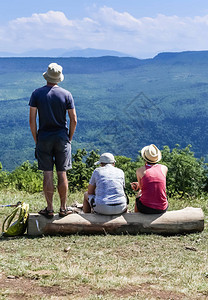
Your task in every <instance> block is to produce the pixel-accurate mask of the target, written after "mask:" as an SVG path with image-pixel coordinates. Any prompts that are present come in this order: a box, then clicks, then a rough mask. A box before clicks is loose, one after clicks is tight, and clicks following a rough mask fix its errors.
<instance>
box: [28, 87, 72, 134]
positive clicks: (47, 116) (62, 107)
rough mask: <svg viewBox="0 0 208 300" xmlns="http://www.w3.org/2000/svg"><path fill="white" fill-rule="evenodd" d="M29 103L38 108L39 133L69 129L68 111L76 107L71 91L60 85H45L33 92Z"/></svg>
mask: <svg viewBox="0 0 208 300" xmlns="http://www.w3.org/2000/svg"><path fill="white" fill-rule="evenodd" d="M29 105H30V106H31V107H37V109H38V116H39V130H38V133H41V132H42V133H44V132H45V133H47V132H54V131H59V130H63V129H64V130H68V128H67V120H66V111H67V110H68V109H73V108H74V100H73V97H72V94H71V93H70V92H69V91H67V90H65V89H63V88H61V87H59V86H58V85H55V86H48V85H45V86H43V87H41V88H39V89H36V90H35V91H34V92H33V93H32V95H31V98H30V102H29Z"/></svg>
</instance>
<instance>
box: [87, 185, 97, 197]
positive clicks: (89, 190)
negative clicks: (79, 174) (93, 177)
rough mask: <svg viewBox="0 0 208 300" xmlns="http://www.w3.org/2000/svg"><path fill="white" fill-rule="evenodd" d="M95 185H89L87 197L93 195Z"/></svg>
mask: <svg viewBox="0 0 208 300" xmlns="http://www.w3.org/2000/svg"><path fill="white" fill-rule="evenodd" d="M95 188H96V186H95V185H92V184H89V185H88V195H95Z"/></svg>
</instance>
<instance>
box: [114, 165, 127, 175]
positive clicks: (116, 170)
mask: <svg viewBox="0 0 208 300" xmlns="http://www.w3.org/2000/svg"><path fill="white" fill-rule="evenodd" d="M113 168H114V169H115V172H117V173H120V174H122V175H124V171H123V170H122V169H120V168H117V167H113Z"/></svg>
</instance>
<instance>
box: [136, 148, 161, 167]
mask: <svg viewBox="0 0 208 300" xmlns="http://www.w3.org/2000/svg"><path fill="white" fill-rule="evenodd" d="M141 156H142V157H143V158H144V160H145V161H147V162H149V163H157V162H158V161H160V160H161V158H162V154H161V152H160V150H159V149H158V148H157V147H156V146H155V145H154V144H151V145H149V146H145V147H144V148H143V149H142V150H141Z"/></svg>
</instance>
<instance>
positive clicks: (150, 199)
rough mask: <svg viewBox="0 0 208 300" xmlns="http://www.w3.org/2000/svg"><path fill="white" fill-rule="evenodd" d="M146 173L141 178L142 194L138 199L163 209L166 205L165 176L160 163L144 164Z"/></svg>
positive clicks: (147, 204) (150, 205)
mask: <svg viewBox="0 0 208 300" xmlns="http://www.w3.org/2000/svg"><path fill="white" fill-rule="evenodd" d="M145 167H146V173H145V175H144V176H143V177H142V178H141V190H142V195H141V197H140V201H141V202H142V204H144V205H145V206H148V207H151V208H154V209H161V210H165V209H166V208H167V207H168V201H167V196H166V177H165V175H164V174H163V173H162V170H161V165H158V164H156V165H151V166H150V165H146V166H145Z"/></svg>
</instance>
